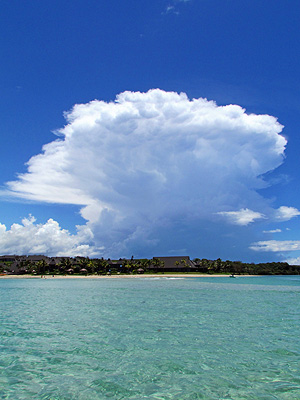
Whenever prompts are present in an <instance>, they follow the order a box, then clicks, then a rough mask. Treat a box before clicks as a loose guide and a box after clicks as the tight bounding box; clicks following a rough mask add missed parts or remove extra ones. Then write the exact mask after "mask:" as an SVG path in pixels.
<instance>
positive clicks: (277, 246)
mask: <svg viewBox="0 0 300 400" xmlns="http://www.w3.org/2000/svg"><path fill="white" fill-rule="evenodd" d="M250 248H251V249H252V250H255V251H271V252H281V251H296V250H300V240H264V241H259V242H256V243H253V245H252V246H251V247H250Z"/></svg>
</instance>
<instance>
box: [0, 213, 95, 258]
mask: <svg viewBox="0 0 300 400" xmlns="http://www.w3.org/2000/svg"><path fill="white" fill-rule="evenodd" d="M35 222H36V220H35V218H34V217H33V216H29V218H24V219H23V220H22V224H13V225H12V226H11V227H10V229H7V228H6V226H5V225H4V224H0V253H1V254H19V255H22V254H44V255H49V256H54V255H57V256H71V257H74V256H90V255H94V254H98V253H99V251H101V249H95V248H93V246H90V245H89V244H87V243H88V242H90V241H91V240H92V238H93V234H92V232H91V231H90V230H89V228H87V227H86V226H83V227H78V232H77V234H76V235H71V234H70V233H69V231H67V230H66V229H62V228H61V227H60V226H59V224H58V222H56V221H54V220H53V219H49V220H48V221H47V222H46V223H45V224H36V223H35Z"/></svg>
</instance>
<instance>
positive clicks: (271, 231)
mask: <svg viewBox="0 0 300 400" xmlns="http://www.w3.org/2000/svg"><path fill="white" fill-rule="evenodd" d="M280 232H282V230H281V229H271V230H270V231H263V233H280Z"/></svg>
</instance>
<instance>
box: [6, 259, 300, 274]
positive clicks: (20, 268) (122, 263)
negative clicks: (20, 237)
mask: <svg viewBox="0 0 300 400" xmlns="http://www.w3.org/2000/svg"><path fill="white" fill-rule="evenodd" d="M164 273H172V274H174V273H181V274H182V273H184V274H189V273H193V274H207V275H212V274H234V275H299V274H300V266H299V265H289V264H288V263H286V262H269V263H259V264H254V263H243V262H241V261H229V260H226V261H223V260H221V259H220V258H218V259H217V260H208V259H205V258H203V259H200V258H195V259H193V260H191V259H190V257H189V256H176V257H175V256H174V257H153V258H152V259H146V258H143V259H135V258H134V257H133V256H132V257H131V258H130V259H126V258H120V259H118V260H112V259H110V258H108V259H104V258H88V257H80V256H78V257H47V256H44V255H28V256H26V255H22V256H20V255H2V256H0V275H2V276H3V275H25V274H30V275H47V274H48V275H49V274H51V275H120V274H122V275H125V274H127V275H132V274H164Z"/></svg>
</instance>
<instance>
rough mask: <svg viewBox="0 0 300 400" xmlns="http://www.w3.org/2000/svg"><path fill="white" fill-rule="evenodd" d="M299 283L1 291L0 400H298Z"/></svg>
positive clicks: (47, 285)
mask: <svg viewBox="0 0 300 400" xmlns="http://www.w3.org/2000/svg"><path fill="white" fill-rule="evenodd" d="M299 317H300V277H296V276H284V277H279V276H275V277H274V276H273V277H238V278H236V279H230V278H227V277H223V278H217V277H211V278H210V277H207V278H185V279H167V278H154V279H151V278H146V277H145V278H144V277H143V278H138V279H137V278H129V279H55V278H54V279H2V280H1V279H0V399H13V400H19V399H20V400H27V399H28V400H29V399H30V400H35V399H37V400H46V399H47V400H50V399H51V400H71V399H72V400H73V399H74V400H75V399H76V400H97V399H136V400H140V399H178V400H184V399H186V400H187V399H189V400H192V399H238V400H242V399H255V400H256V399H265V400H267V399H270V400H271V399H287V400H291V399H300V339H299V337H300V318H299Z"/></svg>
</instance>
